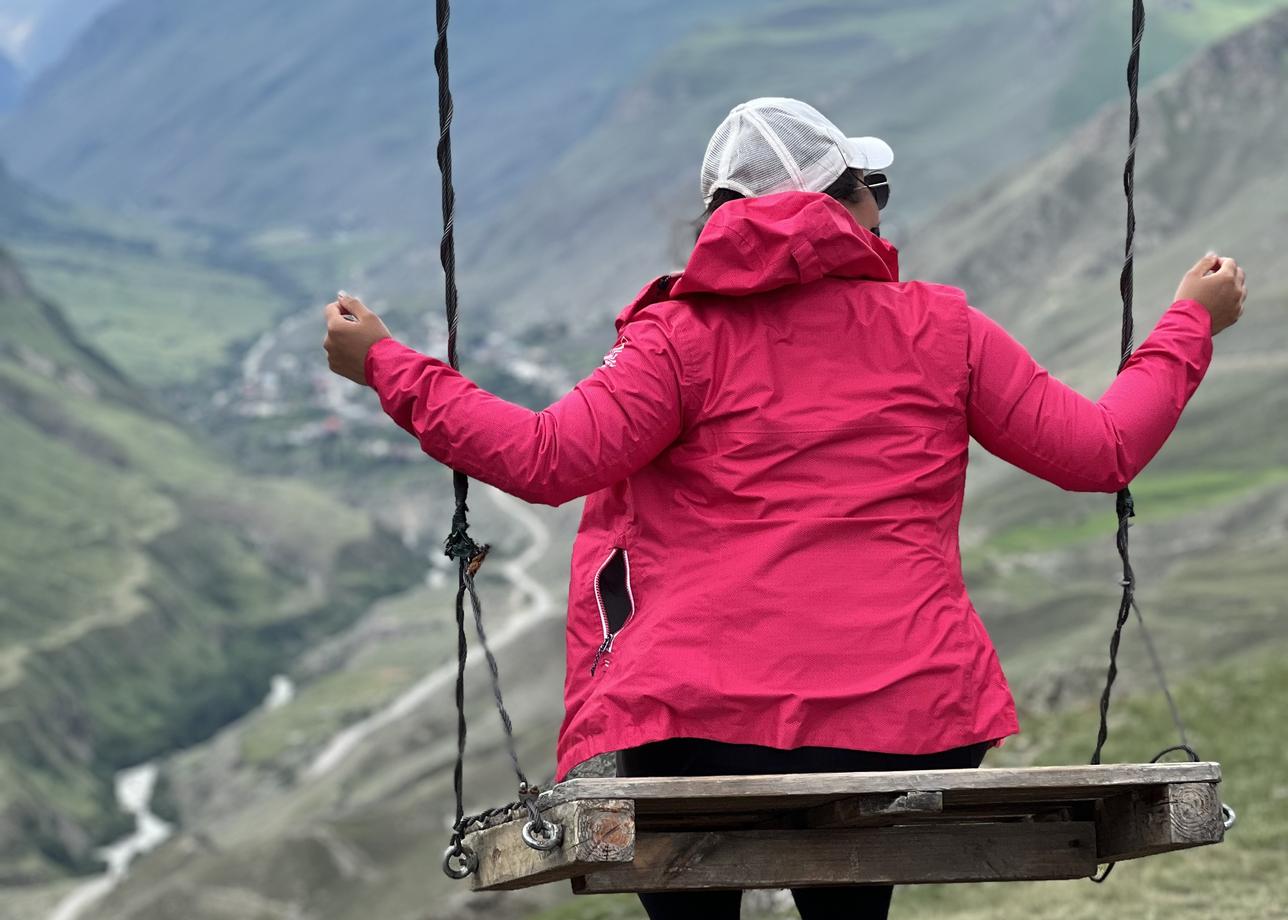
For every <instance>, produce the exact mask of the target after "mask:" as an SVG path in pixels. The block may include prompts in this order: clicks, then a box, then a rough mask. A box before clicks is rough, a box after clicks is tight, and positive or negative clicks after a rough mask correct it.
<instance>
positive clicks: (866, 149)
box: [843, 137, 894, 170]
mask: <svg viewBox="0 0 1288 920" xmlns="http://www.w3.org/2000/svg"><path fill="white" fill-rule="evenodd" d="M843 149H844V150H845V165H846V166H849V167H850V168H852V169H863V170H873V169H885V168H886V167H887V166H889V165H890V164H891V163H893V162H894V151H893V150H891V149H890V145H889V144H887V143H886V142H885V141H883V140H881V138H879V137H847V138H846V139H845V145H844V148H843Z"/></svg>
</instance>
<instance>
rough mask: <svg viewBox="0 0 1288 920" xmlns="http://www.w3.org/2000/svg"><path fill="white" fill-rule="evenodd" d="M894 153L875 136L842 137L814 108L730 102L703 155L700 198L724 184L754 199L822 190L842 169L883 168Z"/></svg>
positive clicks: (768, 100)
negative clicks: (731, 104) (790, 191)
mask: <svg viewBox="0 0 1288 920" xmlns="http://www.w3.org/2000/svg"><path fill="white" fill-rule="evenodd" d="M893 162H894V151H893V150H891V149H890V145H889V144H887V143H886V142H885V141H883V140H881V139H880V138H878V137H846V136H845V134H844V133H842V131H841V129H840V128H838V127H837V126H836V125H834V124H832V123H831V122H830V121H828V120H827V119H826V118H824V117H823V115H822V114H821V113H820V112H819V111H818V110H817V109H815V108H814V107H813V106H810V105H806V104H805V103H804V102H801V101H800V100H799V99H785V98H781V97H777V96H765V97H762V98H760V99H752V100H751V101H749V102H743V103H741V104H739V105H736V106H734V107H733V108H732V109H731V110H730V112H729V114H728V115H726V116H725V120H724V121H722V122H721V123H720V127H718V128H716V132H715V134H713V135H711V142H710V143H709V144H707V153H706V156H705V157H703V159H702V201H703V203H705V204H710V203H711V196H712V195H713V194H715V191H716V189H720V188H727V189H732V190H733V191H735V192H738V193H739V194H741V195H745V196H746V197H748V198H755V197H757V196H760V195H772V194H774V193H775V192H786V191H789V190H792V189H795V190H797V191H805V192H821V191H823V190H824V189H826V188H827V187H828V186H829V185H831V184H832V183H833V182H834V181H836V178H837V177H838V176H840V175H841V173H842V172H844V171H845V169H846V168H847V167H850V168H856V169H862V170H873V169H885V168H886V167H887V166H889V165H890V164H891V163H893Z"/></svg>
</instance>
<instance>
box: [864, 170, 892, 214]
mask: <svg viewBox="0 0 1288 920" xmlns="http://www.w3.org/2000/svg"><path fill="white" fill-rule="evenodd" d="M859 181H860V182H862V183H863V184H864V185H866V186H867V187H868V191H870V192H872V197H873V198H874V199H876V203H877V210H878V211H881V210H884V209H885V206H886V205H887V204H888V203H889V201H890V180H889V179H887V178H886V174H885V173H879V172H874V173H868V174H867V175H866V176H863V177H861V178H860V179H859Z"/></svg>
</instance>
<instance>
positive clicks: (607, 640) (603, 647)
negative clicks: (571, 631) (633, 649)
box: [590, 633, 613, 677]
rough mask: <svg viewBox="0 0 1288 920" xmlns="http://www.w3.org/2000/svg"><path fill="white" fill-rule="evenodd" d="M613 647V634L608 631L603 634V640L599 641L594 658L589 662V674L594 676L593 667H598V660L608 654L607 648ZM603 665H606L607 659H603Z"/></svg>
mask: <svg viewBox="0 0 1288 920" xmlns="http://www.w3.org/2000/svg"><path fill="white" fill-rule="evenodd" d="M612 647H613V635H612V633H609V634H608V635H607V636H604V641H603V642H602V643H600V646H599V650H598V651H596V652H595V660H594V661H592V662H591V663H590V676H591V677H594V676H595V668H597V667H599V660H600V659H601V658H603V657H604V656H605V655H606V654H608V651H609V649H611V648H612ZM604 667H608V661H607V660H605V661H604Z"/></svg>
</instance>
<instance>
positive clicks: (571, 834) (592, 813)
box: [465, 799, 635, 891]
mask: <svg viewBox="0 0 1288 920" xmlns="http://www.w3.org/2000/svg"><path fill="white" fill-rule="evenodd" d="M542 814H543V816H544V817H545V818H546V819H548V820H551V821H554V822H556V823H558V824H560V825H562V826H563V841H562V843H561V844H560V846H559V847H558V848H557V849H554V850H549V851H543V850H535V849H533V848H532V847H530V846H528V845H527V844H526V843H524V842H523V837H522V829H523V825H524V823H525V822H526V820H527V816H526V815H525V816H524V817H523V818H522V819H518V820H514V821H509V822H507V823H505V824H499V825H497V826H495V827H489V828H487V829H485V830H479V831H475V832H473V833H471V834H467V835H466V837H465V843H466V845H468V846H469V847H471V848H472V849H473V850H474V852H475V853H477V854H478V858H479V868H478V872H476V873H475V874H474V875H472V876H470V885H471V887H472V888H473V889H474V890H475V891H507V890H511V889H515V888H527V887H529V886H531V885H540V884H543V883H545V882H554V881H559V880H560V879H566V878H572V877H574V876H578V875H583V874H584V873H586V872H589V871H592V870H594V869H597V868H599V867H601V866H605V865H615V864H621V863H629V862H630V861H631V859H632V858H633V857H634V855H635V807H634V804H633V803H632V802H629V801H621V800H613V799H607V800H606V799H587V800H583V801H576V802H568V803H565V804H563V805H556V806H554V807H552V808H548V809H543V812H542Z"/></svg>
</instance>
